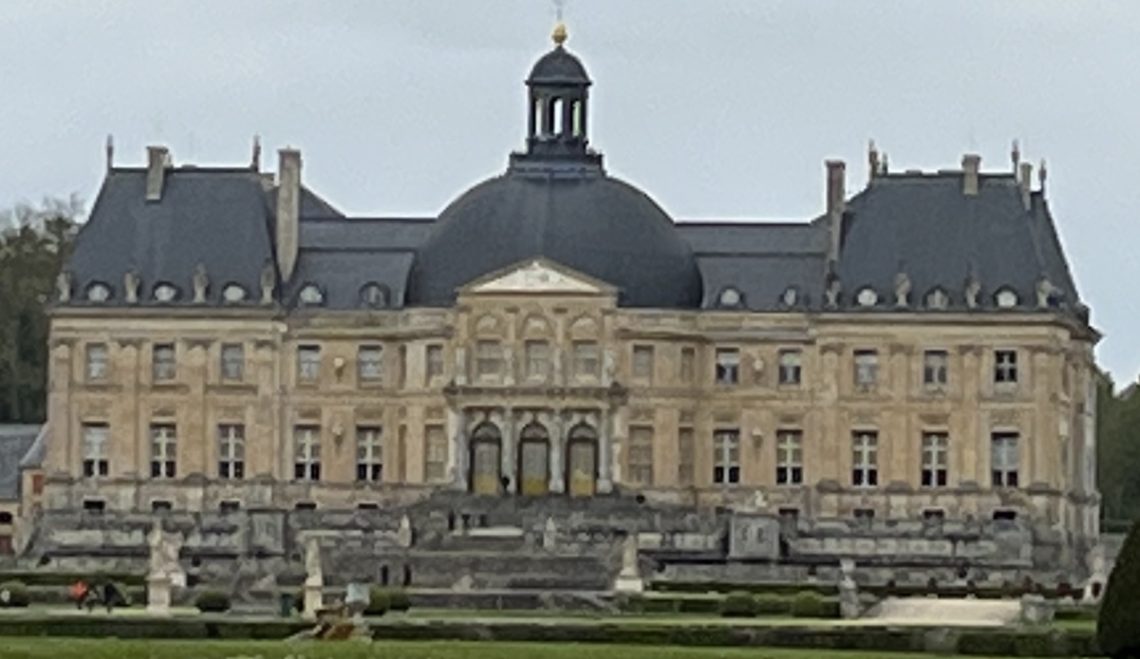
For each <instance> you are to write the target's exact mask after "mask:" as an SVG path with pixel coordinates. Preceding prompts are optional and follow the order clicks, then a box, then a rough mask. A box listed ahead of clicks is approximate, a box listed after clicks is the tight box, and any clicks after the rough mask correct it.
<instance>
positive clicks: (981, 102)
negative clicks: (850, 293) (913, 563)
mask: <svg viewBox="0 0 1140 659" xmlns="http://www.w3.org/2000/svg"><path fill="white" fill-rule="evenodd" d="M565 18H566V22H567V24H568V26H569V29H570V41H569V42H568V44H567V46H568V47H569V48H570V49H571V50H572V51H574V52H576V53H577V54H579V55H580V56H581V57H582V58H583V60H584V61H585V63H586V65H587V67H588V69H589V71H590V74H591V76H592V77H593V79H594V81H595V85H594V89H593V96H592V100H593V104H592V117H591V138H592V143H593V144H594V146H595V147H597V148H598V149H600V150H601V151H603V152H604V153H605V155H606V159H607V165H608V167H609V169H610V171H611V172H613V173H615V174H617V175H619V176H621V177H623V178H626V179H628V180H629V181H631V182H633V183H635V184H637V185H639V186H641V187H643V188H645V189H646V190H647V191H648V192H649V193H650V194H651V195H653V196H654V197H655V198H656V199H657V200H658V201H659V202H660V203H661V204H662V205H663V206H664V207H665V209H666V210H668V211H669V212H670V213H671V214H672V215H673V216H674V217H678V218H686V219H689V218H766V219H807V218H810V217H813V216H815V215H816V214H818V213H819V212H820V210H821V208H822V205H823V190H824V167H823V161H824V160H825V159H826V158H835V157H838V158H842V159H845V160H847V162H848V172H849V179H848V192H849V193H854V192H856V191H858V189H859V188H861V187H862V186H863V184H864V183H865V180H866V166H865V162H866V145H867V140H868V139H870V138H874V139H875V141H876V142H877V143H878V144H879V146H880V147H881V149H882V150H884V151H886V152H887V153H888V154H889V156H890V162H891V168H892V170H902V169H910V168H922V169H928V170H932V169H939V168H951V167H958V166H960V161H961V155H962V153H964V152H966V151H975V152H978V153H980V154H982V156H983V160H982V166H983V169H993V170H1006V169H1008V168H1009V167H1010V159H1009V151H1010V141H1011V140H1012V139H1013V138H1015V137H1016V138H1020V140H1021V145H1022V152H1023V154H1024V155H1023V157H1024V158H1027V159H1029V160H1031V161H1033V162H1034V163H1036V162H1038V160H1039V159H1041V158H1046V159H1047V160H1048V172H1049V178H1048V183H1047V185H1048V193H1047V196H1048V198H1049V200H1050V203H1051V206H1052V209H1053V212H1054V216H1055V218H1056V220H1057V223H1058V226H1059V230H1060V232H1061V236H1062V240H1063V241H1064V244H1065V247H1066V250H1067V253H1068V256H1069V260H1070V263H1071V265H1072V268H1073V271H1074V274H1075V276H1076V278H1077V282H1078V286H1079V287H1080V293H1081V295H1082V296H1083V298H1084V299H1085V300H1086V301H1087V302H1088V303H1089V305H1090V306H1091V307H1092V310H1093V316H1092V317H1093V323H1094V324H1095V325H1096V326H1097V327H1098V328H1099V329H1100V330H1102V331H1103V332H1104V333H1105V334H1106V338H1105V340H1104V341H1102V343H1101V344H1100V346H1099V348H1098V353H1099V358H1100V361H1101V363H1102V365H1104V366H1105V367H1106V368H1108V369H1109V370H1111V371H1112V373H1113V375H1114V377H1115V379H1116V380H1117V382H1118V383H1120V382H1126V381H1130V380H1134V379H1135V378H1136V376H1137V373H1138V371H1140V340H1138V339H1137V336H1138V334H1140V303H1138V301H1137V300H1138V295H1137V293H1136V292H1135V290H1134V289H1133V286H1134V285H1140V259H1137V258H1136V249H1137V246H1138V242H1140V241H1138V237H1140V168H1138V166H1137V162H1138V158H1140V114H1138V112H1137V108H1138V107H1140V74H1138V73H1137V69H1136V67H1137V66H1138V64H1140V39H1138V38H1137V36H1138V33H1140V2H1135V1H1132V0H1122V1H1120V2H1096V1H1093V0H1086V1H1083V2H1075V1H1061V0H1057V1H1051V0H1023V1H1017V2H1014V1H1010V2H988V1H987V2H981V1H973V2H972V1H961V0H955V1H947V2H921V3H919V2H909V3H904V2H885V1H883V2H864V1H860V0H832V1H822V0H821V1H818V2H810V1H803V0H794V1H793V0H786V1H782V2H761V1H758V0H700V1H699V2H697V1H693V0H567V2H566V10H565ZM553 22H554V5H553V2H552V1H551V0H477V1H475V0H446V1H444V0H438V1H435V2H427V1H425V0H384V1H380V0H375V1H371V2H349V1H346V0H338V1H337V2H315V1H314V2H285V1H273V2H270V1H255V0H242V1H241V2H232V1H230V0H197V1H194V2H177V1H174V0H163V1H162V2H155V1H154V0H148V1H126V0H124V1H120V2H101V1H98V0H83V1H82V2H80V1H79V0H68V1H55V0H5V1H4V2H3V9H2V11H0V83H2V84H3V88H2V90H0V98H2V101H0V208H4V207H7V206H11V205H12V204H14V203H17V202H19V201H21V200H38V199H40V198H42V197H44V196H45V195H50V196H66V195H69V194H71V193H77V194H78V195H79V196H80V197H81V198H82V199H84V200H85V201H86V202H87V204H88V207H89V206H90V202H91V201H92V199H93V197H94V195H95V192H96V191H97V189H98V185H99V183H100V179H101V177H102V175H103V163H104V160H103V144H104V140H105V137H106V135H107V134H108V133H111V134H114V137H115V146H116V161H117V162H118V163H119V164H133V165H141V164H142V163H143V162H144V149H145V146H146V145H147V144H150V143H164V144H166V145H168V146H169V147H170V148H171V150H172V152H173V155H174V159H175V161H176V162H177V163H197V164H242V163H246V162H248V160H249V153H250V142H251V136H252V135H253V134H255V133H257V134H260V135H261V136H262V141H263V143H264V145H265V160H264V162H263V166H264V167H265V168H269V169H273V168H275V167H276V162H275V157H276V156H275V152H276V149H277V148H279V147H282V146H285V145H292V146H296V147H299V148H301V150H302V153H303V156H304V175H303V176H304V179H305V180H306V183H307V184H308V185H310V186H312V187H313V188H315V189H316V190H317V191H318V192H320V193H321V194H322V195H323V196H324V197H326V198H327V199H329V200H330V201H331V202H333V203H334V205H337V206H339V207H340V208H342V209H343V210H345V211H348V212H351V213H360V214H370V215H378V214H419V215H434V214H436V213H438V212H439V211H440V210H441V209H442V208H443V207H444V206H445V205H446V204H447V203H448V201H449V200H451V199H452V198H454V197H455V196H456V195H458V194H459V193H460V192H461V191H462V190H463V189H464V188H466V187H467V186H469V185H470V184H472V183H474V182H476V181H478V180H480V179H482V178H485V177H486V176H488V175H492V174H495V173H497V172H499V171H501V170H502V169H503V168H504V167H505V165H506V158H507V154H508V152H509V151H510V150H512V149H516V148H518V147H520V146H521V144H522V136H523V131H524V129H525V102H524V88H523V83H522V81H523V78H524V77H525V75H526V73H527V72H528V70H529V67H530V65H531V64H532V63H533V61H534V59H535V58H537V57H538V56H539V55H541V54H542V53H543V52H544V51H545V50H547V49H548V48H549V46H550V41H549V33H550V28H551V26H552V25H553Z"/></svg>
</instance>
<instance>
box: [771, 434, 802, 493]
mask: <svg viewBox="0 0 1140 659" xmlns="http://www.w3.org/2000/svg"><path fill="white" fill-rule="evenodd" d="M803 482H804V433H803V431H802V430H791V429H783V430H778V431H777V432H776V484H777V485H800V484H802V483H803Z"/></svg>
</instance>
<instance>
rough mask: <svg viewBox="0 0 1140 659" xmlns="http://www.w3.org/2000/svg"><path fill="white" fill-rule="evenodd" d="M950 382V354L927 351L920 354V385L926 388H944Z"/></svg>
mask: <svg viewBox="0 0 1140 659" xmlns="http://www.w3.org/2000/svg"><path fill="white" fill-rule="evenodd" d="M949 381H950V353H948V352H946V351H945V350H927V351H926V352H924V353H922V384H923V385H925V386H926V387H928V388H938V387H944V386H946V383H947V382H949Z"/></svg>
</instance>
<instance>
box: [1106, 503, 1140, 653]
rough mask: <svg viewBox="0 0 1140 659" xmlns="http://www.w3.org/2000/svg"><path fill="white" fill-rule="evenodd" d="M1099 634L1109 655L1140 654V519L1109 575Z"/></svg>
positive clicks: (1122, 547) (1121, 549) (1130, 532)
mask: <svg viewBox="0 0 1140 659" xmlns="http://www.w3.org/2000/svg"><path fill="white" fill-rule="evenodd" d="M1096 635H1097V641H1098V643H1099V645H1100V650H1101V652H1104V653H1105V654H1107V655H1108V656H1110V657H1128V656H1133V657H1134V656H1138V655H1140V522H1137V523H1136V524H1134V525H1133V526H1132V530H1131V531H1129V532H1128V537H1127V538H1125V540H1124V544H1123V545H1122V546H1121V548H1120V554H1119V555H1117V557H1116V566H1115V567H1114V568H1113V570H1112V574H1110V575H1109V576H1108V585H1107V586H1106V587H1105V590H1104V599H1103V600H1101V603H1100V615H1099V616H1098V617H1097V623H1096Z"/></svg>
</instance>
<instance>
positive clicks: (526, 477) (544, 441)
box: [519, 421, 550, 496]
mask: <svg viewBox="0 0 1140 659" xmlns="http://www.w3.org/2000/svg"><path fill="white" fill-rule="evenodd" d="M549 486H550V435H549V434H548V433H547V432H546V428H545V427H544V426H543V425H542V424H541V423H539V422H537V421H532V422H530V423H528V424H527V425H526V426H525V427H523V429H522V432H521V433H519V494H522V495H524V496H541V495H543V494H546V493H547V492H548V491H549Z"/></svg>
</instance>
